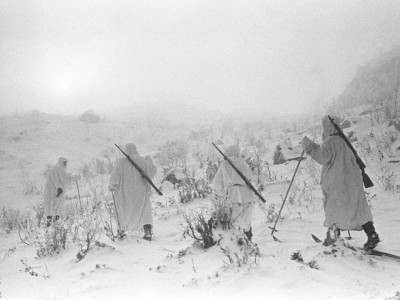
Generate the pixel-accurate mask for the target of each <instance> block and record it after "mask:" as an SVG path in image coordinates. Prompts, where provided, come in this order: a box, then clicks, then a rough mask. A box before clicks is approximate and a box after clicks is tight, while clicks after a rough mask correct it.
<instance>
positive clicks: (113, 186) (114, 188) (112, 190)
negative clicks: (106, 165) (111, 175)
mask: <svg viewBox="0 0 400 300" xmlns="http://www.w3.org/2000/svg"><path fill="white" fill-rule="evenodd" d="M108 189H109V190H110V191H111V192H115V190H116V189H117V185H116V184H115V183H114V184H110V185H109V186H108Z"/></svg>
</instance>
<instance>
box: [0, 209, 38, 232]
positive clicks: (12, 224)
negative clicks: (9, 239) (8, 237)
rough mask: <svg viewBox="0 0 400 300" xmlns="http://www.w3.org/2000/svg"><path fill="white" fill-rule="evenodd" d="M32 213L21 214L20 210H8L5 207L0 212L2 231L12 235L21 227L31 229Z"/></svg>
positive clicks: (0, 228)
mask: <svg viewBox="0 0 400 300" xmlns="http://www.w3.org/2000/svg"><path fill="white" fill-rule="evenodd" d="M30 223H31V216H30V212H21V211H20V210H19V209H14V208H6V207H4V206H3V208H2V210H1V211H0V230H4V231H5V232H6V233H10V232H11V231H12V230H14V229H18V228H19V227H20V226H24V227H30Z"/></svg>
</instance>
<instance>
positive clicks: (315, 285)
mask: <svg viewBox="0 0 400 300" xmlns="http://www.w3.org/2000/svg"><path fill="white" fill-rule="evenodd" d="M357 120H359V121H358V122H357V123H354V124H353V126H352V127H351V128H350V129H349V130H354V131H356V135H357V137H358V140H359V141H364V142H365V143H366V140H365V139H367V140H368V141H370V143H369V144H370V145H371V147H377V145H376V142H375V144H373V143H372V142H373V141H376V140H378V143H379V141H380V140H379V139H378V138H376V136H377V135H378V134H379V132H381V133H382V132H386V130H387V127H379V128H378V127H376V128H372V129H371V127H370V125H369V124H370V123H368V122H369V121H368V119H367V118H359V117H357ZM0 122H1V126H0V188H1V193H0V207H3V206H4V207H7V208H15V209H20V210H32V208H33V207H34V206H35V203H37V201H39V200H40V198H41V190H42V187H43V185H44V181H45V177H44V176H43V174H44V173H45V171H46V168H47V165H48V164H50V165H52V164H54V163H55V162H56V161H57V158H58V157H59V156H66V157H67V158H68V159H69V161H70V163H69V167H68V169H69V170H70V171H71V172H72V173H80V172H81V171H82V169H83V166H84V164H85V163H89V162H92V161H93V159H94V158H99V157H100V158H101V157H103V158H104V153H108V154H110V155H111V157H112V159H114V158H115V157H117V156H118V153H116V152H113V151H112V150H110V149H112V148H113V145H114V143H121V144H124V143H126V142H131V141H134V142H135V141H139V142H138V143H137V144H138V150H139V151H140V152H141V153H146V152H150V151H152V150H156V145H157V143H156V142H159V143H162V142H161V139H160V138H159V136H160V135H157V134H156V133H155V134H154V135H153V139H152V142H148V140H146V138H145V137H144V136H143V132H141V130H140V128H137V127H135V126H133V125H131V124H129V123H121V122H113V121H107V120H102V121H101V122H100V123H98V124H85V123H82V122H79V121H78V120H77V119H76V118H73V117H65V116H51V115H44V114H40V113H34V114H29V115H19V116H6V117H1V118H0ZM153 130H154V129H153ZM299 131H301V129H299ZM371 131H373V132H374V133H375V138H372V137H371V134H370V132H371ZM147 132H150V131H146V133H147ZM307 134H309V133H307ZM179 135H180V133H177V135H175V136H179ZM172 136H173V135H172ZM279 136H281V139H282V136H288V134H287V133H282V132H281V133H279ZM296 136H297V135H296ZM381 136H382V135H380V137H381ZM301 137H302V135H298V138H297V140H295V139H293V138H292V142H293V143H294V144H296V145H297V143H298V140H299V139H300V138H301ZM164 138H165V140H168V138H169V137H165V136H164ZM154 140H156V142H155V141H154ZM278 140H279V139H278V137H276V139H271V140H270V141H268V142H267V143H270V145H269V150H270V153H268V155H269V157H272V152H271V151H273V150H274V149H275V145H276V142H277V141H278ZM294 140H295V141H294ZM365 143H364V145H365ZM395 150H396V149H394V150H393V153H391V154H392V155H394V156H395V155H396V154H395V153H394V152H395ZM361 156H362V158H363V159H364V160H365V162H366V164H367V165H368V167H369V168H368V169H367V173H368V174H369V175H370V176H371V177H372V179H373V180H374V182H375V186H374V187H373V188H371V189H370V190H369V191H368V192H369V193H370V194H369V195H370V196H369V197H370V198H371V199H372V200H371V203H372V213H373V215H374V220H375V225H376V228H377V231H378V233H379V235H380V238H381V240H382V243H381V244H379V246H378V248H377V249H378V250H382V251H387V252H391V253H395V254H400V243H399V242H398V241H399V238H400V234H399V229H400V218H399V212H400V199H399V195H398V194H397V193H396V185H394V187H395V190H394V191H387V190H386V191H385V190H384V186H383V185H382V183H381V181H379V180H378V179H377V178H376V177H377V176H381V175H382V174H383V173H384V172H386V173H385V174H387V175H388V174H389V175H390V174H391V173H390V172H393V173H394V174H395V175H396V174H397V172H398V168H397V167H396V164H385V162H382V161H379V158H375V157H374V154H368V151H362V153H361ZM386 161H387V160H386ZM296 163H297V162H296V161H293V162H289V163H287V164H286V165H281V166H274V167H271V170H272V171H273V172H275V174H276V175H277V176H278V177H279V178H277V180H276V181H275V182H271V183H268V184H266V187H265V190H264V192H263V196H264V198H265V199H266V200H267V203H266V204H264V206H263V207H264V209H262V207H261V204H257V205H256V210H255V213H254V218H253V233H254V237H253V241H254V243H256V244H257V246H258V248H259V252H260V254H259V255H256V256H250V258H249V261H248V262H247V263H246V264H242V265H241V266H238V265H237V264H236V263H230V262H229V259H228V257H227V256H226V255H225V254H224V253H223V251H222V250H221V248H220V247H219V246H218V245H215V246H213V247H211V248H209V249H206V250H203V249H201V248H199V247H196V246H194V245H193V242H194V241H193V240H192V239H191V238H189V237H186V238H183V237H182V226H181V223H182V218H181V215H180V213H179V210H178V207H179V209H184V210H186V211H190V209H195V208H198V207H204V206H207V207H209V199H196V200H194V201H191V202H189V203H188V204H181V203H177V202H178V201H176V202H174V201H172V202H171V201H170V200H171V199H175V200H176V199H177V191H176V190H173V189H172V188H171V186H170V185H169V183H164V184H163V192H164V196H161V197H160V196H158V195H156V194H155V193H154V195H153V196H152V202H153V206H154V207H155V209H154V213H155V216H154V233H155V237H154V240H153V241H151V242H148V241H145V240H143V239H142V238H141V233H140V232H134V233H131V234H130V235H129V236H128V237H127V238H126V239H124V240H121V241H116V242H112V241H111V240H110V239H108V238H107V237H106V236H105V235H102V236H101V237H100V241H101V242H102V243H103V244H99V245H98V246H93V248H92V249H91V250H90V251H89V252H88V253H87V255H86V257H85V258H84V259H82V260H81V261H79V262H77V259H76V254H77V252H78V250H79V249H78V248H77V246H76V245H73V244H71V245H68V246H67V249H66V250H64V251H61V252H60V253H59V254H57V255H54V256H51V257H43V258H39V259H37V258H35V257H36V250H37V249H36V247H35V245H34V244H33V243H31V244H30V245H27V244H24V243H22V242H21V240H20V238H19V236H18V230H13V231H11V232H10V233H7V232H5V230H3V229H1V228H0V298H2V299H3V298H4V299H181V298H186V299H220V298H227V299H229V298H231V299H244V298H246V297H248V298H250V297H251V298H252V299H255V298H259V299H397V300H398V299H400V293H399V292H400V261H397V262H396V261H393V260H390V259H388V258H379V257H372V256H368V257H367V256H365V255H363V254H362V253H361V252H354V251H352V250H351V249H349V248H347V247H345V246H343V245H342V243H338V244H337V246H336V247H324V246H322V245H321V244H316V243H315V242H314V241H313V240H312V238H311V234H312V233H313V234H315V235H317V236H319V237H320V238H324V237H325V233H326V230H325V228H324V227H323V226H322V224H323V218H324V215H323V210H322V205H321V193H320V190H319V189H318V185H316V187H315V189H314V190H313V191H312V192H311V193H309V194H303V198H301V197H300V196H299V198H298V199H297V200H296V198H295V200H294V201H288V202H287V203H286V205H285V207H284V209H283V211H282V220H281V221H280V222H278V224H277V229H278V232H276V233H275V236H276V237H277V238H279V240H280V241H282V243H279V242H276V241H274V239H273V238H272V236H271V229H270V228H269V227H271V226H273V225H274V224H273V223H271V222H268V221H267V211H268V209H269V208H270V204H271V203H274V204H275V205H276V206H275V210H274V211H275V212H276V211H278V210H279V207H280V205H281V203H282V197H283V195H284V194H285V193H286V189H287V187H288V180H290V178H291V174H292V172H293V171H294V169H295V166H296ZM309 163H310V162H309V161H305V162H303V163H302V167H301V168H300V171H299V174H298V177H299V179H298V181H296V184H297V185H299V186H301V180H302V179H304V180H306V178H309V177H310V174H309V173H310V170H311V169H310V167H308V166H309V165H308V164H309ZM383 166H385V169H384V170H383V169H382V168H383ZM159 173H160V174H159V175H158V177H157V178H156V179H155V182H157V184H160V179H161V173H162V170H161V169H159ZM318 175H319V174H318ZM395 175H393V176H395ZM107 180H108V174H104V175H101V176H100V175H99V176H97V178H96V180H95V181H93V182H96V184H97V185H98V186H100V185H101V188H103V189H104V190H103V191H104V194H105V197H106V198H107V197H108V198H109V197H111V196H110V195H108V193H107V189H106V186H107ZM93 182H92V183H93ZM378 183H379V184H378ZM80 185H81V194H82V195H89V194H93V190H91V189H90V187H89V184H88V183H87V181H85V179H84V178H82V179H81V181H80ZM298 193H300V191H299V190H298ZM67 194H68V195H69V196H70V197H72V198H74V197H76V195H77V192H76V187H75V186H74V185H72V186H71V188H70V190H69V191H68V192H67ZM373 195H376V196H375V197H373ZM306 198H307V200H306ZM83 199H85V198H84V196H83ZM76 201H77V199H76V198H75V199H73V200H70V203H75V202H76ZM84 201H85V200H84ZM346 236H347V233H344V237H346ZM351 236H352V239H351V240H345V242H346V243H350V244H351V245H353V246H362V244H363V243H365V241H366V237H365V234H364V233H363V232H351ZM229 242H230V241H229V240H227V239H225V240H224V239H222V240H221V245H224V243H228V244H229ZM295 252H297V253H300V254H301V256H302V258H303V262H299V261H297V260H293V259H292V256H293V253H295ZM21 260H22V261H23V262H25V263H26V264H27V265H28V266H30V267H32V268H33V269H32V270H33V271H34V272H35V273H37V274H38V276H31V275H30V274H29V273H28V272H26V271H25V266H24V264H23V263H22V261H21ZM44 277H46V278H44Z"/></svg>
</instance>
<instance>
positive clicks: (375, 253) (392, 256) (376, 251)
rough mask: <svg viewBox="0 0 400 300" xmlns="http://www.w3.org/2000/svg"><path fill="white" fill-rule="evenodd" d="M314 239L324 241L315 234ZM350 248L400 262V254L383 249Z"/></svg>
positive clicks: (318, 241) (317, 241) (319, 241)
mask: <svg viewBox="0 0 400 300" xmlns="http://www.w3.org/2000/svg"><path fill="white" fill-rule="evenodd" d="M311 236H312V238H313V240H314V241H315V242H316V243H322V240H320V239H319V238H318V237H316V236H315V235H313V234H312V235H311ZM349 249H351V250H353V251H357V250H361V251H363V253H364V254H366V255H373V256H380V257H387V258H391V259H394V260H396V261H398V262H400V256H398V255H395V254H392V253H387V252H383V251H379V250H375V249H369V250H365V249H363V248H356V247H349Z"/></svg>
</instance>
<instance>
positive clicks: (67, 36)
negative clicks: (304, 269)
mask: <svg viewBox="0 0 400 300" xmlns="http://www.w3.org/2000/svg"><path fill="white" fill-rule="evenodd" d="M399 41H400V1H398V0H379V1H378V0H374V1H371V0H354V1H351V0H334V1H333V0H326V1H323V0H315V1H305V0H285V1H283V0H282V1H276V0H275V1H271V0H263V1H258V0H254V1H252V0H243V1H238V0H221V1H219V0H206V1H200V0H199V1H194V0H159V1H150V0H141V1H135V0H119V1H116V0H113V1H111V0H110V1H104V0H68V1H65V0H63V1H60V0H40V1H39V0H0V108H1V113H9V112H14V111H19V112H22V111H25V110H32V109H34V108H36V109H38V110H40V111H44V112H64V113H80V112H82V111H84V110H86V109H89V108H91V109H94V110H95V111H98V112H100V113H104V112H106V111H110V110H111V109H114V108H115V107H125V106H127V105H143V103H152V104H157V105H161V104H166V103H168V104H169V103H172V104H175V105H176V104H179V103H185V104H186V105H188V104H189V105H190V104H193V105H197V106H203V105H204V106H207V107H213V106H215V107H216V109H221V108H222V107H224V106H228V107H236V108H238V109H244V110H248V109H254V108H256V109H257V110H270V111H275V112H279V113H281V112H297V111H302V110H304V109H306V110H308V109H309V108H310V105H311V103H313V102H315V99H331V98H332V97H335V96H337V95H338V94H339V93H340V92H341V91H342V90H343V88H344V86H345V84H346V82H348V81H349V80H350V79H351V77H352V76H353V75H354V73H355V71H356V69H357V66H360V65H362V64H363V63H365V62H366V61H367V60H369V59H371V58H374V57H376V56H378V55H379V54H380V53H382V52H384V51H387V50H388V49H390V48H391V46H392V45H394V44H398V43H399Z"/></svg>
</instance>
